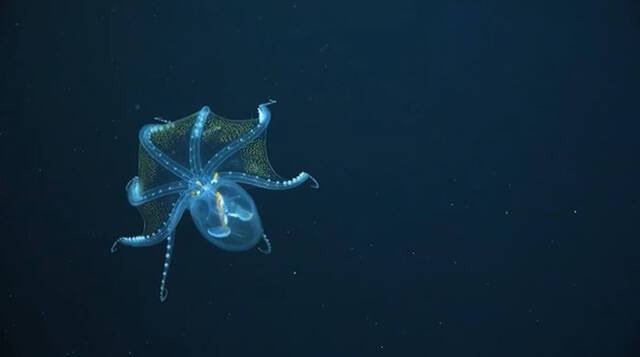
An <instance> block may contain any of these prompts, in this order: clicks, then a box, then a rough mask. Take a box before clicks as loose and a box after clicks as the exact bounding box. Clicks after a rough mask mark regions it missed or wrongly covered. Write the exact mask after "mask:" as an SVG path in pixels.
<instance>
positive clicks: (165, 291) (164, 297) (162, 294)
mask: <svg viewBox="0 0 640 357" xmlns="http://www.w3.org/2000/svg"><path fill="white" fill-rule="evenodd" d="M167 295H169V290H168V289H166V288H163V289H162V290H160V302H164V301H165V300H167Z"/></svg>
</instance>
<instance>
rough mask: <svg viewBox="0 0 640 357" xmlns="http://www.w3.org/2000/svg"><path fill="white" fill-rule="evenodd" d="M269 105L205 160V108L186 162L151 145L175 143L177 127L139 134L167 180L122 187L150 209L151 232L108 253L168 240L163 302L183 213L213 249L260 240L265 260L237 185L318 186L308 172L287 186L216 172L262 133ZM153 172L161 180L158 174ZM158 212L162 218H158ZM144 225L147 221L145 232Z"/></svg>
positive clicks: (254, 214)
mask: <svg viewBox="0 0 640 357" xmlns="http://www.w3.org/2000/svg"><path fill="white" fill-rule="evenodd" d="M273 103H275V101H269V102H268V103H264V104H260V105H259V106H258V120H257V123H256V124H255V126H254V127H252V128H251V129H249V130H247V131H246V132H244V133H243V134H242V135H240V136H238V137H236V138H235V139H234V140H232V141H229V142H224V143H225V144H224V145H223V146H221V147H219V149H217V151H216V152H214V153H213V154H212V156H211V157H208V158H207V157H202V156H203V154H202V153H203V148H201V145H204V144H203V140H202V139H203V133H204V131H205V128H206V125H205V124H206V123H207V120H209V119H210V118H211V116H212V115H213V114H212V113H211V112H210V110H209V108H208V107H203V108H202V109H201V110H200V111H199V112H198V113H197V115H196V116H195V120H194V121H193V125H192V126H190V127H189V129H190V130H189V132H188V148H187V150H186V152H187V154H188V158H187V160H185V161H180V160H176V159H175V156H174V154H175V153H172V152H169V151H167V150H166V148H165V150H163V149H162V146H159V145H157V142H154V139H153V137H154V135H157V134H165V133H171V134H168V135H167V136H166V137H165V140H167V141H170V140H171V139H175V136H174V135H176V134H173V133H174V131H173V130H174V129H175V128H176V127H177V126H178V125H179V124H174V123H171V122H167V123H166V124H164V125H157V124H156V125H154V124H150V125H145V126H144V127H143V128H142V129H141V130H140V133H139V140H140V146H141V148H142V149H143V150H144V152H145V153H146V154H147V155H148V156H149V157H150V158H151V160H153V161H154V162H155V163H156V164H157V165H158V167H161V168H163V169H164V170H165V171H166V172H167V173H168V175H169V176H171V179H169V180H167V181H164V182H161V183H160V184H156V185H151V187H144V186H143V183H144V176H143V175H142V174H140V177H138V176H136V177H134V178H133V179H131V181H129V183H128V184H127V187H126V191H127V195H128V199H129V203H130V204H131V205H133V206H136V207H139V208H140V207H145V206H146V205H150V206H151V209H153V210H154V211H151V212H155V213H153V214H151V215H150V216H149V217H151V218H152V221H153V222H152V224H151V225H150V227H153V229H151V230H150V231H149V232H147V233H146V234H143V235H138V236H131V237H120V238H118V239H117V240H116V241H115V242H114V244H113V246H112V247H111V251H112V252H115V251H116V247H117V245H118V244H122V245H126V246H131V247H146V246H151V245H155V244H158V243H160V242H162V241H164V240H166V242H167V251H166V253H165V261H164V265H163V268H164V269H163V271H162V281H161V284H160V300H161V301H164V300H165V299H166V297H167V289H166V281H167V275H168V273H169V265H170V262H171V256H172V254H173V248H174V245H175V239H174V231H175V228H176V226H177V225H178V223H179V222H180V219H181V217H182V214H183V213H184V211H185V210H186V209H188V210H189V211H190V212H191V216H192V218H193V221H194V222H195V224H196V226H197V227H198V230H199V231H200V234H201V235H202V236H203V237H204V238H205V239H207V240H208V241H209V242H211V243H212V244H214V245H215V246H217V247H219V248H221V249H224V250H228V251H244V250H248V249H251V248H253V247H255V246H256V245H257V244H258V243H259V242H260V240H261V239H262V240H264V242H265V244H266V247H267V249H261V248H258V250H260V251H261V252H263V253H265V254H268V253H270V252H271V244H270V242H269V240H268V239H267V238H266V235H265V234H264V232H263V230H262V223H261V221H260V216H259V215H258V211H257V209H256V206H255V203H254V202H253V200H252V199H251V197H250V196H249V194H248V193H247V192H246V191H245V190H244V189H243V188H242V187H240V185H239V184H243V185H251V186H256V187H260V188H264V189H269V190H286V189H291V188H294V187H297V186H300V185H301V184H302V183H303V182H305V181H307V180H309V179H310V180H311V181H312V182H313V185H312V187H314V188H318V187H319V185H318V182H317V181H316V180H315V179H314V178H313V177H312V176H311V175H309V174H308V173H306V172H301V173H300V174H298V175H297V176H296V177H293V178H291V179H289V180H274V179H272V178H269V177H266V178H265V177H261V176H256V175H249V174H247V173H246V172H243V171H242V170H237V171H222V172H218V170H219V168H220V167H221V166H222V165H223V164H225V162H226V161H227V160H228V159H229V158H231V157H232V156H233V155H234V153H236V152H238V151H239V150H242V149H243V148H244V147H246V146H247V145H248V144H250V143H252V142H253V141H254V140H256V139H257V138H259V137H260V135H262V134H263V133H264V131H265V130H266V128H267V126H268V125H269V122H270V120H271V113H270V112H269V109H268V108H267V106H268V105H270V104H273ZM180 122H181V121H178V122H177V123H180ZM165 144H166V143H165ZM185 144H186V142H185ZM184 146H187V145H184ZM205 148H206V147H205ZM187 162H188V166H187ZM267 165H268V164H267ZM269 168H270V166H269ZM227 170H228V169H227ZM140 172H142V171H140ZM153 172H154V174H159V172H158V171H157V169H154V171H153ZM176 179H177V180H176ZM143 187H144V189H143ZM158 212H163V213H162V214H158ZM147 223H148V222H147V220H146V218H145V226H146V225H147ZM145 229H146V228H145Z"/></svg>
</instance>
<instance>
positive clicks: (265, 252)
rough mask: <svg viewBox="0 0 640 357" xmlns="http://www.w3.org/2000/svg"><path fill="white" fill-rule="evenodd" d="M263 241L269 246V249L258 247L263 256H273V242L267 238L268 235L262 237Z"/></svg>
mask: <svg viewBox="0 0 640 357" xmlns="http://www.w3.org/2000/svg"><path fill="white" fill-rule="evenodd" d="M262 240H263V241H264V243H265V244H266V246H267V249H262V247H258V251H259V252H260V253H262V254H271V241H270V240H269V238H267V235H266V234H263V235H262Z"/></svg>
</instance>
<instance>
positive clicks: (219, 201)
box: [216, 191, 229, 228]
mask: <svg viewBox="0 0 640 357" xmlns="http://www.w3.org/2000/svg"><path fill="white" fill-rule="evenodd" d="M216 208H217V209H218V219H220V224H221V225H222V226H223V227H225V228H226V227H227V225H228V223H229V219H228V218H227V214H226V213H225V206H224V198H223V197H222V194H221V193H220V191H216Z"/></svg>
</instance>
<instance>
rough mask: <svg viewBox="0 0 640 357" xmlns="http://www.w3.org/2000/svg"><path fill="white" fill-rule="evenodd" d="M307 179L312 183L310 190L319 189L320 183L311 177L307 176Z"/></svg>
mask: <svg viewBox="0 0 640 357" xmlns="http://www.w3.org/2000/svg"><path fill="white" fill-rule="evenodd" d="M307 175H309V174H307ZM309 178H310V179H311V181H313V182H312V183H311V188H315V189H318V188H320V183H318V181H317V180H316V179H315V178H314V177H313V176H311V175H309Z"/></svg>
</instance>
